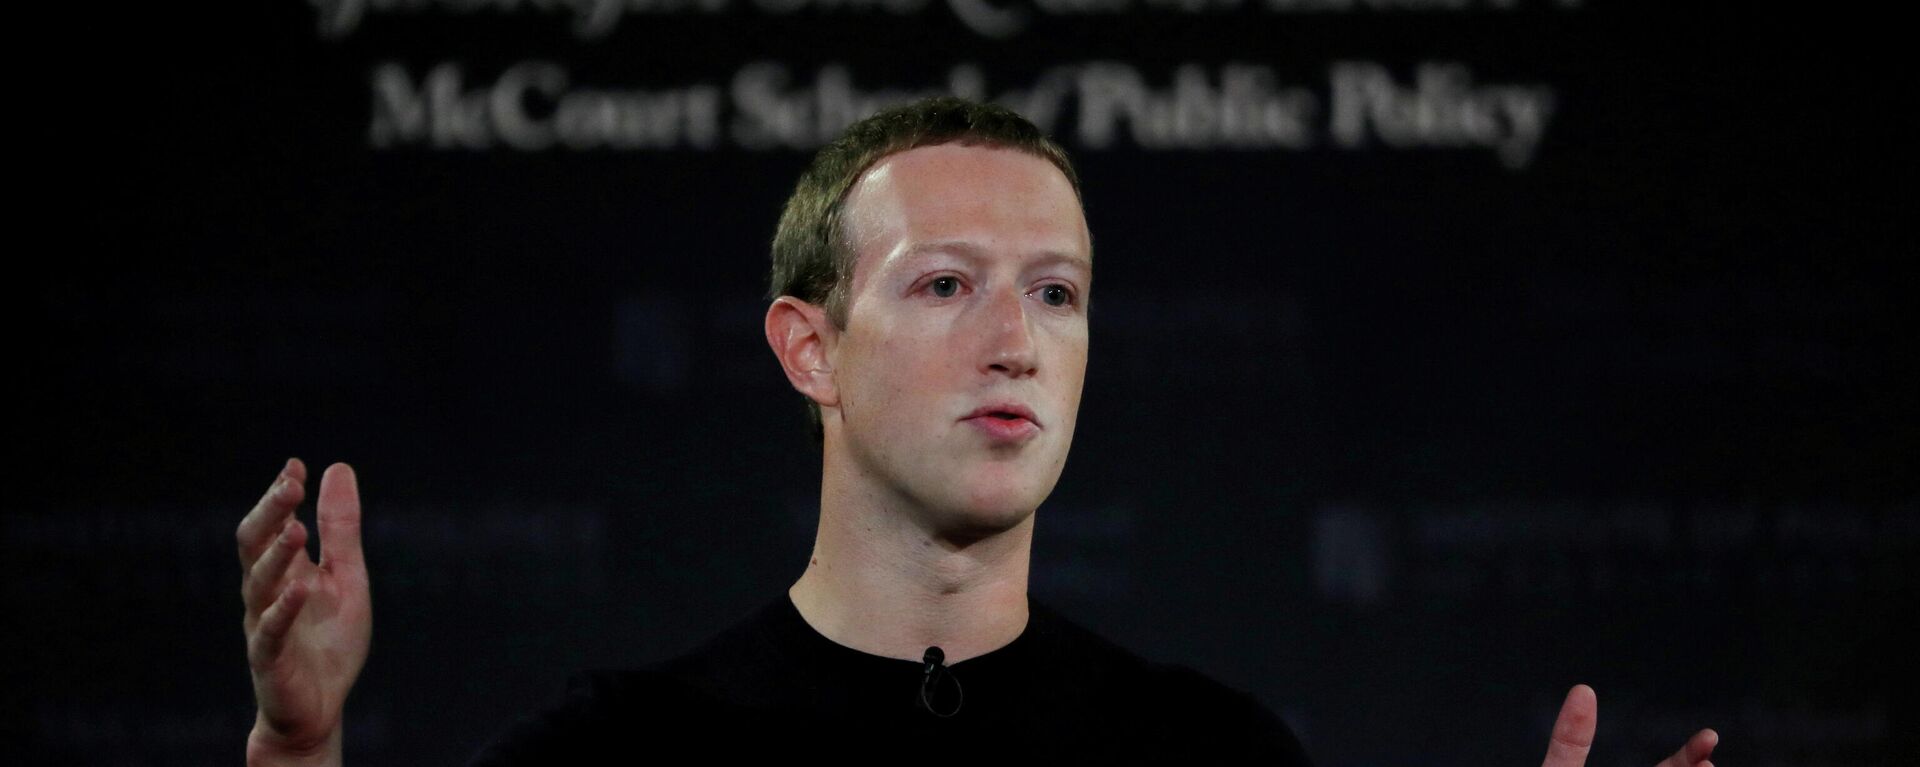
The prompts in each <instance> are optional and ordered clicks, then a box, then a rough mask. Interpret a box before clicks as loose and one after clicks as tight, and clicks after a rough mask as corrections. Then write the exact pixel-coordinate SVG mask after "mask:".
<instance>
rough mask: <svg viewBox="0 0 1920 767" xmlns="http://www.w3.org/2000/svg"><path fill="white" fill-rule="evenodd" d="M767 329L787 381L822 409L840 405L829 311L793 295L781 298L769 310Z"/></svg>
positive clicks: (770, 345) (769, 342) (771, 344)
mask: <svg viewBox="0 0 1920 767" xmlns="http://www.w3.org/2000/svg"><path fill="white" fill-rule="evenodd" d="M766 326H767V327H766V331H767V346H769V347H772V349H773V356H774V358H775V359H778V360H779V361H780V368H781V369H782V370H783V371H785V372H786V374H787V382H788V383H791V384H793V388H794V389H795V390H797V391H799V392H800V393H801V394H804V395H806V396H807V397H808V398H809V399H812V400H813V401H814V402H815V403H817V404H819V405H820V406H821V407H835V406H838V405H839V404H840V395H839V392H838V390H837V389H835V387H834V384H833V362H832V355H831V353H830V352H831V350H832V347H833V343H834V342H835V341H836V340H837V336H836V335H835V332H836V330H835V328H834V327H833V324H832V322H831V321H830V320H828V319H827V315H826V312H825V311H824V310H822V309H821V308H820V307H818V306H814V305H813V304H809V303H807V302H805V301H801V300H800V299H797V298H794V297H793V296H781V297H779V298H778V299H775V300H774V302H773V305H772V306H769V307H767V321H766Z"/></svg>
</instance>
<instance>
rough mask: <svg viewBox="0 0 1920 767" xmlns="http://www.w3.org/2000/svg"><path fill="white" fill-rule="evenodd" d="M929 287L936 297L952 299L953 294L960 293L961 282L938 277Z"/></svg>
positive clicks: (950, 278)
mask: <svg viewBox="0 0 1920 767" xmlns="http://www.w3.org/2000/svg"><path fill="white" fill-rule="evenodd" d="M943 286H945V287H943ZM927 287H928V288H930V289H932V290H933V294H934V295H936V296H939V297H941V298H952V297H953V294H955V293H958V292H960V281H959V280H957V279H954V278H952V277H936V278H934V280H933V282H930V283H928V284H927Z"/></svg>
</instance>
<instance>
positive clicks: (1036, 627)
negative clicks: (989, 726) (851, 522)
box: [768, 593, 1049, 674]
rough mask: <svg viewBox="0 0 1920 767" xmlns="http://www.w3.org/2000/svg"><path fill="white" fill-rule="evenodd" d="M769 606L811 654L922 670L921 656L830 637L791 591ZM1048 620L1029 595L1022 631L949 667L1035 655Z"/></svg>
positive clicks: (878, 667) (872, 666)
mask: <svg viewBox="0 0 1920 767" xmlns="http://www.w3.org/2000/svg"><path fill="white" fill-rule="evenodd" d="M768 609H769V611H770V612H771V613H772V616H771V617H773V618H774V619H775V621H777V622H778V623H779V624H780V625H781V626H782V627H783V630H784V631H785V632H786V633H790V634H793V635H795V636H800V637H804V638H802V639H800V640H799V641H800V642H801V646H803V647H805V648H806V653H807V654H808V655H813V656H818V657H822V658H830V659H832V660H834V661H837V662H839V663H843V664H849V665H858V666H860V667H863V668H868V669H873V670H876V671H883V672H884V671H890V670H893V669H896V668H897V669H901V670H905V671H909V672H912V673H916V674H917V673H920V672H921V671H922V663H921V662H920V661H918V660H907V659H904V658H892V657H888V656H885V655H874V654H873V653H869V652H866V651H864V650H857V649H854V648H852V647H848V646H846V645H843V644H840V643H839V642H835V641H833V640H832V639H829V638H827V636H826V635H825V634H822V633H820V632H819V631H817V630H815V629H814V628H813V624H810V623H808V622H807V619H806V617H805V616H802V615H801V614H800V608H799V607H798V606H797V605H795V604H794V603H793V597H792V596H790V595H788V594H784V593H783V594H781V595H780V598H779V599H777V600H775V603H774V604H772V605H769V606H768ZM1048 620H1049V619H1048V617H1047V616H1046V613H1045V608H1044V607H1042V606H1041V605H1040V604H1039V603H1037V602H1035V601H1034V599H1033V597H1032V596H1028V597H1027V625H1025V626H1023V627H1021V629H1020V634H1019V635H1018V636H1015V637H1014V638H1013V641H1011V642H1008V643H1006V644H1004V645H1001V646H999V647H997V648H995V649H993V650H989V651H987V652H984V653H981V654H979V655H975V656H973V657H971V658H968V659H966V660H962V661H956V662H953V663H949V664H946V665H947V668H950V669H960V670H978V669H987V668H998V667H1001V666H1003V665H1006V664H1009V663H1013V662H1015V661H1017V660H1019V659H1020V658H1023V657H1026V656H1028V655H1031V654H1032V653H1033V651H1034V650H1035V648H1036V647H1037V645H1039V644H1040V642H1041V636H1042V635H1043V634H1046V633H1047V629H1046V625H1047V624H1048Z"/></svg>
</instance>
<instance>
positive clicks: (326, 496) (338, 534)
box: [320, 463, 366, 572]
mask: <svg viewBox="0 0 1920 767" xmlns="http://www.w3.org/2000/svg"><path fill="white" fill-rule="evenodd" d="M320 566H321V567H324V568H327V569H328V570H332V571H335V572H339V571H341V570H342V569H346V570H360V571H363V572H364V571H365V569H366V563H365V561H364V560H363V559H361V555H360V483H359V480H357V479H356V478H355V477H354V476H353V467H352V466H348V465H346V464H344V463H336V464H334V465H332V466H328V467H327V473H326V474H325V475H324V476H322V477H321V478H320Z"/></svg>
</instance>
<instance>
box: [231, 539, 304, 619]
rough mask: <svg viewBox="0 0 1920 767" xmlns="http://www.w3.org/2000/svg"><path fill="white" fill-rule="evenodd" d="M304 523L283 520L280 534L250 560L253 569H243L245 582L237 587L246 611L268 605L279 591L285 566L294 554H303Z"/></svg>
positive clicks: (285, 571)
mask: <svg viewBox="0 0 1920 767" xmlns="http://www.w3.org/2000/svg"><path fill="white" fill-rule="evenodd" d="M306 545H307V526H306V525H303V524H300V520H297V519H289V520H287V524H286V527H285V528H284V529H282V530H281V532H280V537H278V538H275V539H273V545H272V546H269V547H267V552H266V553H265V554H261V555H260V559H259V560H257V561H255V562H254V563H253V569H252V570H249V571H248V572H247V582H246V583H245V584H244V585H243V586H242V587H241V590H240V595H241V598H242V599H243V600H244V601H245V602H246V605H247V614H249V615H253V614H257V613H258V612H259V611H261V610H265V609H266V608H267V607H269V606H270V604H269V603H270V602H272V600H273V595H274V594H276V593H278V592H279V591H280V582H281V581H282V580H284V579H285V578H286V575H287V565H289V564H291V563H292V562H293V558H294V557H296V556H300V557H304V556H306V553H307V552H306Z"/></svg>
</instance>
